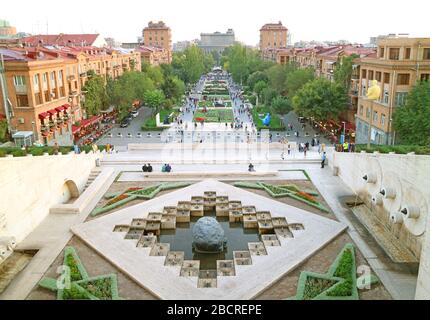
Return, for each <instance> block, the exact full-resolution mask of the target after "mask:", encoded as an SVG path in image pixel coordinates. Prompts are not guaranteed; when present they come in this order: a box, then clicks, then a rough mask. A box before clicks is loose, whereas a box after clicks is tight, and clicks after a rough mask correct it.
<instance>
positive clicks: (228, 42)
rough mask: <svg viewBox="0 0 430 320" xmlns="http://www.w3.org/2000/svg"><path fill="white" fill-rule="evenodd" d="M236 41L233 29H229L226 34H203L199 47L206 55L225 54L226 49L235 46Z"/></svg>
mask: <svg viewBox="0 0 430 320" xmlns="http://www.w3.org/2000/svg"><path fill="white" fill-rule="evenodd" d="M235 41H236V39H235V35H234V31H233V29H228V30H227V32H226V33H222V32H219V31H217V32H214V33H201V34H200V43H199V47H200V48H201V49H202V50H203V51H204V52H206V53H209V52H212V51H218V52H219V53H221V52H223V51H224V49H225V48H228V47H230V46H232V45H234V43H235Z"/></svg>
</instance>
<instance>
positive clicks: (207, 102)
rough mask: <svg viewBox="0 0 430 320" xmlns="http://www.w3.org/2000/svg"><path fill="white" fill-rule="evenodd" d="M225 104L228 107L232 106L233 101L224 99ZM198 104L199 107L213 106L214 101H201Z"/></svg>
mask: <svg viewBox="0 0 430 320" xmlns="http://www.w3.org/2000/svg"><path fill="white" fill-rule="evenodd" d="M223 103H224V106H225V107H226V108H231V105H232V104H231V101H225V100H224V102H223ZM198 106H199V107H207V108H213V106H214V102H213V101H199V104H198Z"/></svg>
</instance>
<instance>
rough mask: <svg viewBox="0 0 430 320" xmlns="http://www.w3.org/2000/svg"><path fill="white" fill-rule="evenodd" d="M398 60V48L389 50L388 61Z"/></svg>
mask: <svg viewBox="0 0 430 320" xmlns="http://www.w3.org/2000/svg"><path fill="white" fill-rule="evenodd" d="M399 59H400V48H390V60H399Z"/></svg>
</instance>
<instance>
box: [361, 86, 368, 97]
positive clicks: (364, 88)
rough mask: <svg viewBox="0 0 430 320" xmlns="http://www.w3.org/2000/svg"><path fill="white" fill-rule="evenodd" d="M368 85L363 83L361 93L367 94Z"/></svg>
mask: <svg viewBox="0 0 430 320" xmlns="http://www.w3.org/2000/svg"><path fill="white" fill-rule="evenodd" d="M366 93H367V92H366V85H365V84H363V86H362V87H361V95H362V96H365V95H366Z"/></svg>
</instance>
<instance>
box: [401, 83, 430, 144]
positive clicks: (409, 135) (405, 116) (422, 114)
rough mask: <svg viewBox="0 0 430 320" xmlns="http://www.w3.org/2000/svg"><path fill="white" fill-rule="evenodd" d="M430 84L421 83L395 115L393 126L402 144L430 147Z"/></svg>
mask: <svg viewBox="0 0 430 320" xmlns="http://www.w3.org/2000/svg"><path fill="white" fill-rule="evenodd" d="M429 114H430V82H429V81H421V82H420V83H418V85H417V86H415V87H414V88H413V89H412V90H411V92H410V93H409V94H408V97H407V100H406V105H405V106H403V107H398V108H397V109H396V111H395V113H394V115H393V126H394V129H395V130H396V134H397V136H398V137H399V141H400V142H401V143H402V144H411V145H423V146H428V145H430V117H429Z"/></svg>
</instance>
